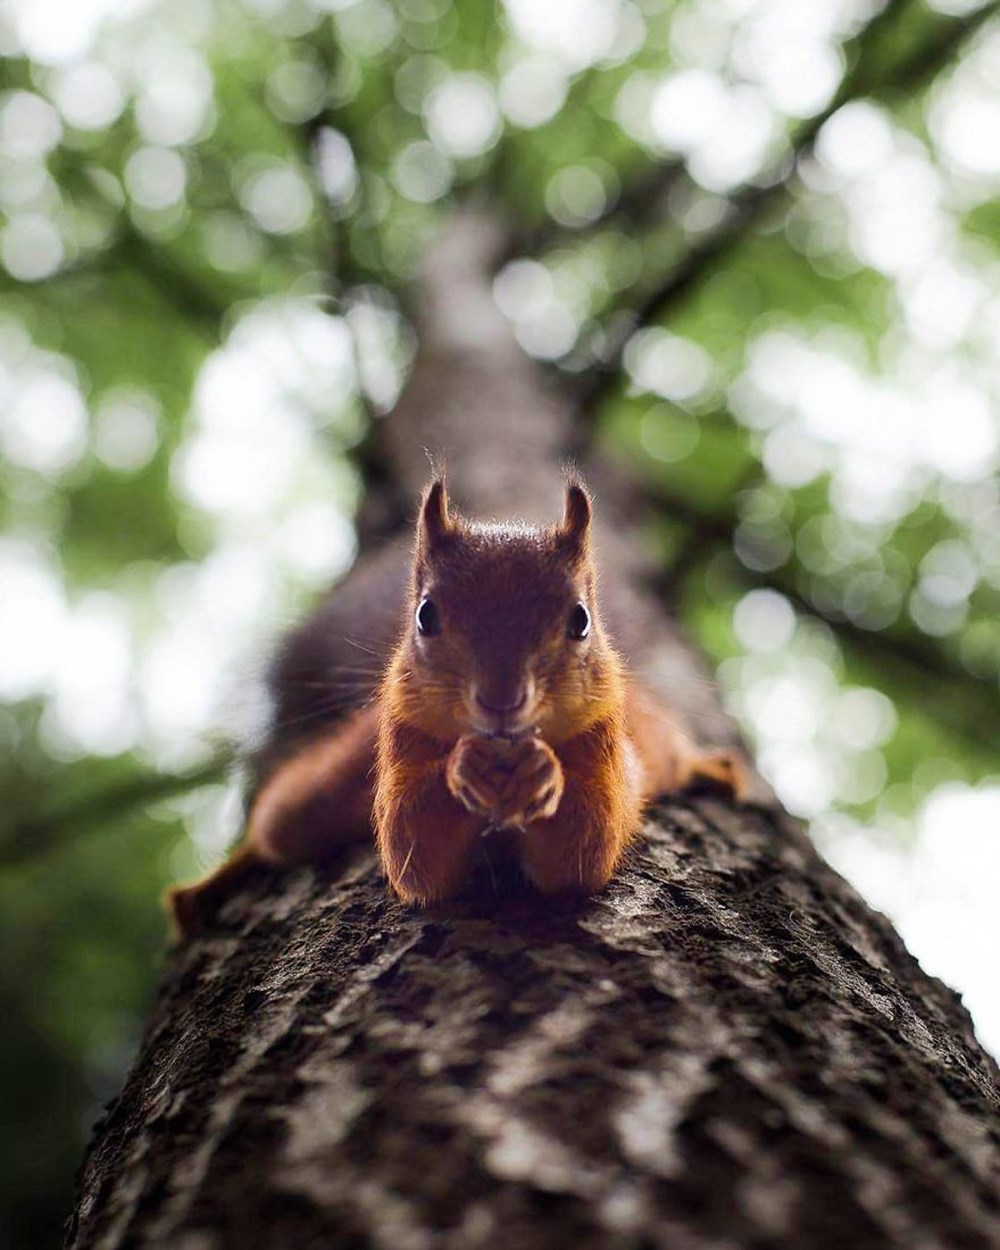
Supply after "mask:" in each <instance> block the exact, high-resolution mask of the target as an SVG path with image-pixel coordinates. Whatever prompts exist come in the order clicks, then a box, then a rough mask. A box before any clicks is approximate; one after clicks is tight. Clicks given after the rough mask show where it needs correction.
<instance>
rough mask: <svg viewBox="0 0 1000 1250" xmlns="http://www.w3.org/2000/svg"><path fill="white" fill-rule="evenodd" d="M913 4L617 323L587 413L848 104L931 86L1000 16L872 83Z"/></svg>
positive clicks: (986, 14) (589, 391)
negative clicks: (643, 336) (880, 49)
mask: <svg viewBox="0 0 1000 1250" xmlns="http://www.w3.org/2000/svg"><path fill="white" fill-rule="evenodd" d="M912 2H913V0H893V2H892V3H890V4H888V5H887V6H886V7H885V9H883V10H882V12H881V13H880V14H879V15H878V16H877V17H875V18H874V19H873V20H872V21H871V22H870V23H869V24H868V26H867V27H866V28H865V30H864V31H863V32H862V33H861V34H860V35H859V36H857V38H856V39H855V40H854V41H853V43H854V47H855V48H856V50H857V51H856V57H855V61H854V65H853V67H852V69H851V70H849V71H848V73H847V74H845V75H844V78H843V79H842V81H841V85H840V87H839V89H838V91H837V92H836V94H835V95H834V97H833V99H832V100H831V102H830V104H829V105H828V106H827V107H826V108H825V109H824V110H823V111H822V112H820V113H818V114H817V115H816V116H815V117H813V118H810V120H809V121H807V122H805V123H803V125H802V126H801V127H799V129H798V130H797V131H796V133H795V137H794V140H793V142H792V145H791V147H790V149H789V151H788V152H787V153H786V155H785V156H784V157H783V158H782V160H781V161H780V162H778V163H776V164H775V165H772V167H771V169H770V170H769V171H768V172H767V174H765V175H764V177H763V178H762V180H760V181H759V182H758V183H757V184H755V185H751V186H746V187H743V188H742V189H741V190H739V191H737V192H736V194H735V195H733V196H731V197H730V199H729V201H728V204H727V206H726V212H725V214H724V216H723V217H722V220H721V221H720V223H719V225H718V226H716V227H715V229H713V230H711V231H709V232H707V233H706V234H705V236H704V237H703V238H701V239H699V240H698V241H697V242H695V243H694V244H693V245H692V246H691V248H690V249H689V250H688V251H687V252H685V254H684V256H683V257H682V258H681V260H680V261H679V262H678V263H677V264H676V265H675V266H674V268H673V269H672V270H671V271H670V272H669V273H668V274H667V276H666V277H665V278H664V279H663V280H662V281H661V282H660V283H659V285H657V286H656V287H655V288H653V289H652V290H650V291H649V292H648V293H647V294H646V295H645V297H643V298H642V299H641V300H640V301H639V303H638V304H637V305H636V306H635V307H634V308H632V309H631V310H630V311H629V313H628V315H627V316H619V317H617V318H614V319H613V320H612V322H611V325H612V329H611V330H610V331H609V336H608V339H609V341H608V345H607V348H606V352H605V356H604V359H603V361H601V362H598V363H597V364H596V365H595V366H594V367H593V369H592V370H591V372H590V375H589V378H588V381H587V383H586V385H585V388H584V390H583V394H582V401H583V405H584V408H585V410H586V411H587V412H590V413H592V412H593V411H594V409H596V408H597V407H598V406H599V405H600V403H601V402H602V400H603V399H604V398H605V397H606V396H607V394H608V392H609V391H610V390H611V389H613V387H614V386H615V385H616V383H617V379H618V376H619V374H620V372H621V367H622V359H623V355H624V350H625V346H626V344H627V343H628V340H629V339H630V338H631V336H632V334H633V333H634V332H635V330H636V329H637V328H638V327H639V326H641V325H645V324H648V323H650V322H654V321H659V320H661V319H662V318H663V317H665V316H666V315H667V314H669V313H670V312H671V311H673V309H674V308H676V307H677V305H678V304H680V303H681V302H682V301H683V300H684V299H685V298H687V296H688V295H690V294H691V292H692V291H693V290H694V289H695V288H696V287H697V286H698V285H699V284H700V283H701V282H703V281H704V280H705V279H706V278H708V277H709V276H710V275H711V274H712V273H713V272H714V271H715V270H717V269H718V268H719V266H720V265H721V264H722V263H723V262H725V261H726V260H727V259H728V258H729V257H730V256H731V254H732V253H733V252H734V251H735V250H736V249H737V248H738V247H739V246H740V244H741V243H742V241H743V240H744V239H745V238H746V236H747V234H748V231H749V228H750V227H751V226H752V225H753V224H754V223H755V222H756V221H757V220H758V219H759V218H760V217H761V216H762V215H763V214H764V213H765V212H766V211H768V210H769V209H771V208H772V207H773V206H774V205H775V204H777V203H779V202H780V201H781V200H782V199H783V198H784V197H785V196H787V195H788V193H789V191H790V188H791V186H792V183H793V180H794V178H795V175H796V171H797V169H798V166H799V163H800V162H801V161H802V159H803V158H804V157H806V156H808V155H809V154H810V152H811V151H812V149H813V146H814V144H815V141H816V138H817V136H818V134H819V132H820V130H821V129H822V127H823V126H824V125H825V124H826V122H827V121H829V119H830V118H831V117H832V116H833V115H834V113H836V112H838V111H839V110H840V109H841V108H843V106H844V105H845V104H847V103H848V102H849V101H851V100H854V99H858V98H861V97H864V96H876V97H881V96H884V95H892V94H894V93H896V92H900V91H906V92H913V91H915V90H918V89H920V88H922V87H924V86H926V84H927V83H928V82H929V81H930V80H931V79H932V78H933V77H934V76H935V75H936V74H937V73H938V72H939V71H940V70H942V69H943V68H944V67H945V66H946V65H947V64H948V63H949V62H950V61H951V60H952V59H953V58H954V56H955V54H956V53H957V52H958V50H959V48H960V47H961V46H962V45H963V44H964V43H965V42H966V40H968V39H969V38H971V37H972V36H973V35H974V34H975V33H976V32H977V31H978V30H979V29H980V28H981V27H982V26H983V25H984V23H985V22H986V21H988V20H989V19H990V18H991V17H992V16H994V15H995V14H996V13H997V12H1000V0H991V3H989V4H986V5H984V6H983V8H981V9H979V10H977V11H976V12H974V13H971V14H968V15H967V16H965V17H960V18H954V19H949V20H942V21H940V22H937V23H936V24H935V31H934V34H933V35H932V36H931V37H930V38H928V39H926V40H925V41H923V42H922V43H921V44H920V46H919V47H917V48H916V49H915V50H913V51H911V52H909V53H908V54H906V55H904V56H903V57H901V58H900V59H899V60H898V61H897V62H896V63H895V64H893V65H891V66H890V68H889V69H888V71H887V72H885V73H881V74H879V75H878V76H877V77H876V76H873V70H872V68H871V66H872V63H877V61H878V58H877V57H876V56H875V55H874V54H873V53H872V51H871V49H872V47H873V46H875V45H878V44H880V43H881V42H882V41H883V39H884V38H885V37H886V31H887V29H889V28H890V27H891V26H894V25H895V23H896V21H897V20H898V17H899V13H900V12H901V11H902V10H903V9H905V8H907V7H909V5H910V4H911V3H912Z"/></svg>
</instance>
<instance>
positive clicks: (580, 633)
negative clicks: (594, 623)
mask: <svg viewBox="0 0 1000 1250" xmlns="http://www.w3.org/2000/svg"><path fill="white" fill-rule="evenodd" d="M566 633H567V634H568V635H569V637H570V638H575V639H576V640H577V641H579V640H580V639H582V638H586V637H587V635H588V634H589V633H590V613H589V612H588V611H587V609H586V608H585V607H584V606H583V604H582V603H578V604H577V605H576V607H575V608H574V609H573V611H572V612H570V614H569V622H568V624H567V626H566Z"/></svg>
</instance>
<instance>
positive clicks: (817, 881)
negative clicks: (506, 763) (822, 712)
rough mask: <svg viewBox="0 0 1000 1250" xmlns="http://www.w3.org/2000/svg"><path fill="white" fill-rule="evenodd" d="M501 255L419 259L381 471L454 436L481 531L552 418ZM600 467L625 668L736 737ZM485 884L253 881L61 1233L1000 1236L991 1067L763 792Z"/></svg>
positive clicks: (162, 1242)
mask: <svg viewBox="0 0 1000 1250" xmlns="http://www.w3.org/2000/svg"><path fill="white" fill-rule="evenodd" d="M498 246H499V240H498V239H497V238H496V237H495V235H493V234H492V233H491V230H490V228H489V227H487V226H486V225H485V224H484V223H483V222H482V221H479V220H476V219H473V218H468V217H466V218H463V219H460V220H458V221H457V223H456V224H455V225H454V226H453V228H452V230H451V231H450V233H449V234H447V235H446V237H445V241H444V244H443V245H442V246H440V247H439V248H437V249H436V250H434V251H433V252H432V253H431V254H430V256H429V257H428V261H427V265H426V279H425V311H424V315H423V319H422V323H421V327H420V328H421V349H420V353H419V356H418V359H417V363H416V366H415V369H414V373H413V376H412V378H411V381H410V383H409V385H408V387H407V390H406V392H405V393H404V396H403V397H402V400H401V402H400V404H399V407H398V409H397V411H396V413H395V414H394V415H393V417H392V418H390V419H389V420H388V422H387V423H386V426H385V429H384V435H385V443H386V451H387V455H388V457H389V461H390V463H391V465H392V466H393V467H394V471H395V473H396V474H397V475H398V484H399V485H400V486H401V487H403V488H404V489H406V490H410V491H412V490H413V489H414V488H415V487H417V486H418V485H420V484H421V483H422V481H423V480H424V479H425V477H426V473H427V469H426V460H425V458H424V454H423V450H422V449H423V448H424V447H429V448H432V449H440V448H447V449H448V459H449V465H450V469H451V473H452V478H453V481H454V482H455V484H456V486H458V487H459V488H460V490H459V494H460V495H464V496H465V497H466V499H467V500H468V501H470V502H472V503H474V504H475V505H476V507H477V509H478V510H479V511H481V512H483V513H486V514H490V513H494V514H510V513H512V512H518V513H521V514H522V515H526V516H528V517H547V516H549V514H551V512H552V510H553V507H554V505H555V501H556V500H557V499H558V483H557V480H556V475H557V468H556V466H557V461H558V457H559V455H560V453H561V452H562V451H563V449H565V448H566V447H567V446H568V445H570V441H571V434H572V414H571V413H570V412H569V411H568V409H567V408H566V406H565V405H564V404H563V402H562V401H561V400H560V398H559V397H558V395H556V394H554V393H551V392H547V391H546V390H545V389H544V387H543V385H542V383H541V381H540V379H539V375H538V374H537V373H536V371H535V368H534V366H533V365H532V364H531V363H530V362H529V361H527V360H526V358H525V357H524V356H523V355H522V354H521V353H520V351H519V349H518V348H517V347H516V345H515V344H514V342H513V340H512V338H511V336H510V334H509V331H508V329H507V327H506V325H505V324H504V322H503V321H502V319H501V318H500V317H499V315H498V314H497V312H496V309H495V308H494V306H493V304H492V300H491V299H490V295H489V286H488V282H487V280H486V276H487V274H488V271H489V264H490V260H491V257H492V255H494V254H495V248H497V247H498ZM511 447H514V448H516V449H517V455H516V456H515V457H512V456H511V454H510V449H511ZM595 476H596V477H597V479H598V480H597V492H598V498H599V502H600V508H601V512H602V515H603V516H604V518H605V519H606V520H607V519H610V521H611V524H610V525H606V527H605V530H604V533H603V535H602V537H601V543H602V547H603V550H604V554H605V562H606V567H607V568H608V569H609V571H610V572H609V575H610V576H612V577H613V578H614V580H615V581H616V583H617V582H619V581H621V582H623V583H624V589H622V588H621V587H620V586H619V587H616V603H617V606H618V611H619V615H620V618H621V620H622V621H624V622H625V624H626V625H627V627H628V632H629V634H630V638H629V639H628V640H627V641H626V649H627V650H630V651H631V652H632V654H633V655H635V654H639V653H640V652H641V655H642V662H643V665H644V667H646V668H647V670H648V671H649V672H650V673H651V674H653V675H655V677H656V678H657V679H659V680H660V681H661V682H662V683H663V687H664V691H665V693H667V694H668V695H669V697H671V699H672V700H673V702H674V706H675V707H676V708H677V709H678V713H679V715H681V716H682V718H683V719H685V720H687V721H688V723H689V724H690V725H692V726H693V727H694V728H695V730H696V732H697V733H698V736H700V737H701V738H702V739H703V740H705V741H708V742H714V743H723V742H731V741H732V740H733V729H732V726H731V725H730V724H729V722H728V721H727V719H726V718H725V717H724V716H723V715H722V713H721V711H720V710H719V708H718V706H717V704H716V701H715V699H714V695H713V693H712V690H711V686H710V683H709V682H708V681H707V680H706V679H705V676H704V673H703V672H702V671H701V669H700V667H699V664H698V662H697V660H696V658H695V657H693V656H692V654H691V652H690V650H689V649H687V648H686V647H685V645H684V644H683V642H682V641H681V640H680V639H679V638H678V636H677V634H676V631H675V630H674V628H673V626H672V625H671V623H670V621H669V618H668V617H667V615H666V613H665V610H664V609H663V608H662V606H661V605H659V604H657V603H656V602H655V600H654V599H652V598H651V597H650V596H649V595H648V594H647V593H646V592H644V591H643V589H642V584H641V572H642V568H641V557H640V556H639V555H638V554H637V553H638V551H639V548H640V544H638V542H637V541H635V539H634V536H633V538H631V539H629V538H628V537H627V533H628V525H627V521H628V519H629V518H628V511H629V509H628V506H627V493H626V492H624V491H623V490H622V489H621V485H620V483H617V482H616V481H615V480H614V478H613V477H611V476H609V475H608V474H607V472H606V471H605V470H601V469H599V468H595V469H594V471H593V472H592V474H591V477H592V480H593V479H594V477H595ZM398 552H399V548H398V546H396V547H393V545H392V544H390V545H388V546H387V547H385V548H383V550H382V552H381V553H379V554H376V555H374V556H373V557H372V558H371V563H370V565H369V568H377V567H378V566H379V565H380V564H383V565H386V566H387V567H388V566H394V562H396V563H398V558H399V555H398ZM394 553H395V554H394ZM363 565H364V562H363ZM365 577H366V572H365V568H364V567H362V568H361V569H360V570H359V573H358V574H357V575H356V576H355V579H354V584H355V585H356V586H359V587H360V588H361V589H360V590H359V591H358V592H357V593H359V594H362V593H363V590H364V583H365ZM344 593H351V582H350V581H349V582H348V585H347V587H346V589H345V591H344ZM379 628H381V626H380V627H379ZM373 632H374V633H376V634H377V633H378V629H374V630H373ZM481 877H482V879H481V880H479V881H478V882H477V883H475V884H474V886H473V888H471V889H470V892H469V894H468V896H467V897H465V898H463V899H462V900H461V901H460V902H457V903H455V904H453V905H449V906H447V907H440V908H437V909H435V910H433V911H432V912H421V911H415V910H411V909H407V908H404V907H402V906H401V905H399V904H398V903H396V902H395V901H393V900H392V899H390V898H389V897H388V895H387V893H386V890H385V887H384V885H383V883H382V881H381V880H380V878H379V876H378V873H377V869H376V866H375V864H374V862H373V859H372V856H371V854H370V853H369V852H368V851H367V850H365V849H358V850H356V851H354V852H352V853H351V854H349V855H347V856H345V859H344V861H343V863H342V864H341V865H340V866H339V868H338V869H337V870H336V871H334V872H332V873H330V874H327V875H325V876H323V877H319V876H317V875H315V874H313V873H311V872H309V871H306V870H299V871H296V872H294V873H290V874H287V875H283V876H277V875H273V874H266V873H264V872H261V873H260V875H259V877H258V878H256V879H255V880H252V881H250V882H249V883H248V884H247V886H246V888H245V889H243V890H242V891H241V892H240V893H239V894H238V895H237V896H235V897H233V898H232V899H231V900H230V901H228V902H227V903H226V904H225V905H224V906H223V907H222V909H221V911H220V914H219V917H218V923H217V925H216V926H215V927H214V928H213V930H212V931H211V932H210V933H209V934H207V935H206V936H205V937H204V938H202V939H201V940H199V941H197V942H195V943H193V944H192V945H190V946H188V947H186V948H184V949H181V950H179V951H177V952H176V953H175V955H174V956H173V958H172V961H171V963H170V966H169V968H168V970H167V975H166V978H165V983H164V986H163V991H162V995H161V999H160V1002H159V1005H158V1007H157V1009H156V1012H155V1014H154V1017H153V1020H152V1022H151V1023H150V1026H149V1028H148V1031H147V1034H146V1037H145V1040H144V1042H143V1045H142V1048H141V1052H140V1055H139V1057H138V1060H137V1062H136V1064H135V1066H134V1068H133V1070H132V1072H131V1075H130V1076H129V1078H128V1080H127V1083H126V1086H125V1089H124V1091H123V1092H122V1094H121V1096H120V1097H119V1099H118V1100H117V1101H116V1102H115V1103H114V1104H113V1105H112V1107H111V1108H110V1109H109V1110H108V1112H107V1113H106V1114H105V1116H104V1118H103V1120H102V1121H101V1123H100V1124H99V1125H98V1127H97V1129H96V1132H95V1136H94V1141H93V1143H92V1146H91V1149H90V1152H89V1155H88V1158H87V1160H86V1162H85V1164H84V1167H83V1169H82V1173H81V1178H80V1194H79V1205H78V1208H77V1211H76V1213H75V1215H74V1217H73V1219H72V1221H71V1226H70V1230H69V1236H68V1244H69V1245H70V1246H72V1247H74V1248H75V1250H83V1248H84V1247H93V1248H100V1250H111V1248H112V1247H170V1248H171V1250H228V1248H229V1247H260V1248H261V1250H271V1248H272V1247H273V1248H274V1250H279V1248H280V1250H285V1248H287V1247H290V1246H298V1247H302V1248H303V1250H304V1248H305V1247H341V1246H343V1247H361V1246H373V1247H385V1248H386V1250H390V1248H391V1250H436V1248H437V1247H442V1248H448V1250H459V1248H461V1250H465V1248H470V1250H471V1248H473V1247H490V1248H492V1247H500V1248H504V1250H505V1248H507V1247H512V1248H515V1250H532V1248H533V1247H539V1248H542V1247H546V1248H549V1247H553V1246H574V1247H575V1246H582V1247H587V1246H593V1247H635V1248H636V1250H639V1248H646V1247H670V1250H687V1248H690V1250H704V1248H708V1247H712V1248H713V1250H721V1248H723V1247H755V1248H758V1247H759V1248H761V1250H763V1248H765V1247H775V1248H777V1247H804V1248H813V1247H815V1248H817V1250H819V1248H823V1247H838V1248H839V1247H852V1248H856V1247H907V1250H914V1248H924V1247H926V1248H927V1250H930V1248H932V1247H933V1248H936V1250H955V1248H958V1247H969V1248H972V1247H996V1246H1000V1115H998V1111H1000V1097H998V1083H997V1077H998V1073H997V1068H996V1065H995V1064H994V1063H993V1061H992V1060H991V1058H990V1057H989V1056H988V1055H987V1054H985V1053H984V1051H983V1050H982V1049H981V1048H980V1046H979V1045H978V1043H977V1041H976V1039H975V1037H974V1035H973V1032H972V1029H971V1026H970V1023H969V1019H968V1016H967V1014H966V1012H965V1010H964V1009H963V1007H962V1006H961V1003H960V1000H959V999H958V997H957V996H956V995H955V994H954V993H952V992H951V991H950V990H948V989H946V988H945V987H944V986H943V985H941V984H940V982H938V981H936V980H934V979H933V978H930V977H927V976H925V975H924V974H923V972H922V971H921V970H920V968H919V966H918V965H917V964H916V962H915V961H914V960H913V959H912V958H911V956H910V955H909V954H908V953H907V952H906V950H905V949H904V947H903V945H902V943H901V942H900V940H899V938H898V937H897V935H896V934H895V932H894V931H893V929H892V928H891V926H890V925H889V924H888V922H887V921H886V920H885V919H884V918H883V917H881V916H879V915H877V914H876V913H874V912H872V911H871V910H870V909H869V908H868V907H867V906H866V905H865V904H864V903H863V902H862V901H861V899H860V898H859V897H858V896H857V895H856V894H855V892H854V891H853V890H852V889H851V888H850V887H849V886H848V885H847V884H846V883H845V882H844V881H843V880H841V878H840V877H838V876H837V874H836V873H834V872H833V871H832V870H831V869H830V868H829V867H827V866H826V864H824V863H823V861H822V860H821V859H820V858H819V856H818V855H817V853H816V851H815V850H814V849H813V847H812V845H811V843H810V842H809V840H808V839H807V837H806V836H805V834H804V833H803V832H802V830H801V829H800V828H799V827H798V826H797V825H796V824H795V823H794V822H793V821H791V820H790V819H789V818H788V817H787V816H786V815H784V814H783V813H782V812H781V811H780V809H779V808H778V807H777V805H776V804H775V803H774V801H773V799H772V798H771V797H770V796H768V795H766V793H765V792H763V791H761V792H760V797H759V801H757V802H755V803H746V804H738V803H734V802H725V801H723V800H722V799H720V798H718V797H706V796H696V795H688V796H683V797H679V798H674V799H672V800H670V801H669V802H665V803H663V804H661V805H660V806H659V807H658V808H657V809H656V810H655V811H654V813H653V815H652V818H651V820H650V822H649V839H648V842H647V843H646V844H645V845H644V846H643V847H642V848H641V849H639V850H637V851H636V852H635V854H634V855H633V856H632V859H631V861H630V862H629V863H628V865H627V866H626V867H625V869H624V871H622V872H621V873H620V874H619V876H618V878H617V879H616V880H615V881H614V882H613V883H612V884H611V885H610V886H609V887H608V888H607V889H606V890H605V891H603V892H602V893H601V894H600V895H598V896H597V897H595V898H592V899H588V900H583V901H564V902H559V903H553V902H552V901H551V900H541V899H539V898H538V897H535V896H531V895H530V894H528V893H526V892H525V891H524V890H523V889H520V888H518V887H516V886H515V885H512V884H511V883H510V882H508V881H504V880H501V882H500V883H499V885H498V884H497V882H496V880H495V879H494V878H493V877H491V875H490V872H489V871H488V870H486V871H484V872H483V873H482V874H481Z"/></svg>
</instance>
